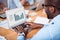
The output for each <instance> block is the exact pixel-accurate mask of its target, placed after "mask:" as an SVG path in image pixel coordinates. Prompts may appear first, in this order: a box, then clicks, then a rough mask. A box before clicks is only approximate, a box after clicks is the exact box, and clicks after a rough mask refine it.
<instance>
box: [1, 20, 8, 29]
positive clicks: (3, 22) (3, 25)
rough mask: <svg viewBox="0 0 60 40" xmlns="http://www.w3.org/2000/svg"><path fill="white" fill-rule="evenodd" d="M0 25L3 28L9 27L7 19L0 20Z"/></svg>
mask: <svg viewBox="0 0 60 40" xmlns="http://www.w3.org/2000/svg"><path fill="white" fill-rule="evenodd" d="M0 27H2V28H5V29H9V27H8V21H7V20H4V21H0Z"/></svg>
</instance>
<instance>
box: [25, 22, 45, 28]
mask: <svg viewBox="0 0 60 40" xmlns="http://www.w3.org/2000/svg"><path fill="white" fill-rule="evenodd" d="M25 25H27V27H30V28H33V29H35V28H42V27H43V26H44V25H43V24H37V23H32V22H28V23H25Z"/></svg>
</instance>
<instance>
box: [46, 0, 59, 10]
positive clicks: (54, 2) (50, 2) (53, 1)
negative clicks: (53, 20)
mask: <svg viewBox="0 0 60 40" xmlns="http://www.w3.org/2000/svg"><path fill="white" fill-rule="evenodd" d="M46 4H47V5H52V6H55V7H56V8H57V9H58V10H60V0H46Z"/></svg>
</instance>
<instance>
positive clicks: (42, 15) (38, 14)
mask: <svg viewBox="0 0 60 40" xmlns="http://www.w3.org/2000/svg"><path fill="white" fill-rule="evenodd" d="M33 12H35V11H32V12H29V13H28V14H27V15H28V17H29V18H31V19H32V20H30V21H29V22H34V20H35V19H36V17H38V16H40V17H45V18H47V14H46V13H44V12H43V10H42V9H41V10H38V11H36V12H35V14H36V15H34V16H30V14H32V13H33Z"/></svg>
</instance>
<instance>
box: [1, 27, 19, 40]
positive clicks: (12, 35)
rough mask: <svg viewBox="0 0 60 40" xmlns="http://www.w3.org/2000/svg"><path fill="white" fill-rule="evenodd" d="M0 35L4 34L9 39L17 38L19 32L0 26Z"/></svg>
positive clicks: (15, 39) (14, 39)
mask: <svg viewBox="0 0 60 40" xmlns="http://www.w3.org/2000/svg"><path fill="white" fill-rule="evenodd" d="M0 35H1V36H4V37H5V38H6V39H7V40H17V36H18V35H17V33H16V32H15V31H13V30H10V29H5V28H1V27H0Z"/></svg>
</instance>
